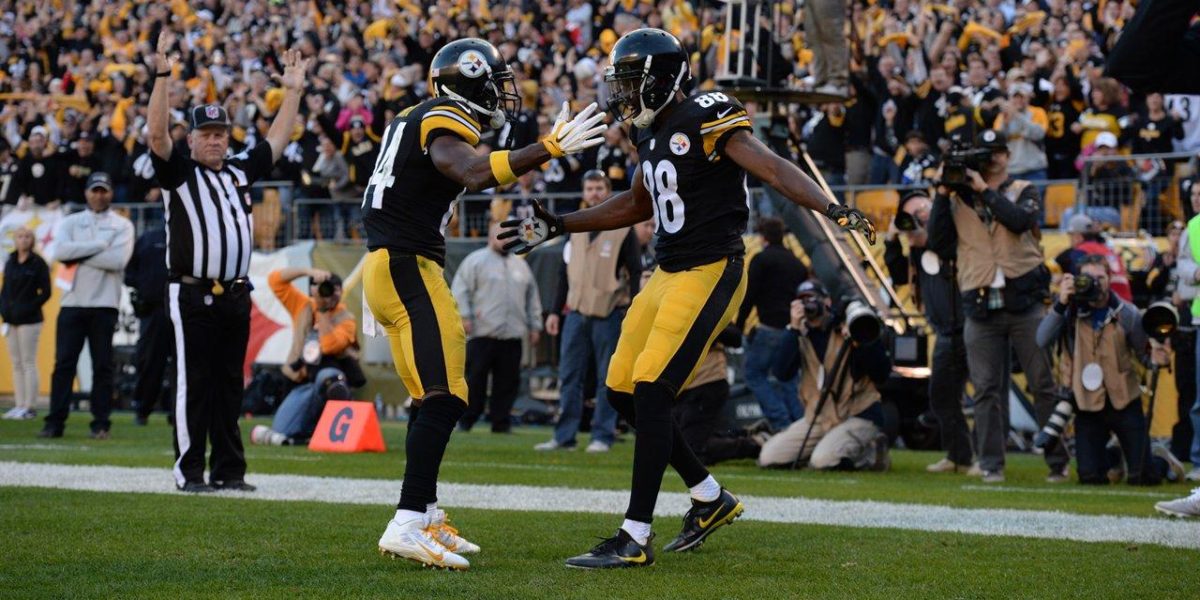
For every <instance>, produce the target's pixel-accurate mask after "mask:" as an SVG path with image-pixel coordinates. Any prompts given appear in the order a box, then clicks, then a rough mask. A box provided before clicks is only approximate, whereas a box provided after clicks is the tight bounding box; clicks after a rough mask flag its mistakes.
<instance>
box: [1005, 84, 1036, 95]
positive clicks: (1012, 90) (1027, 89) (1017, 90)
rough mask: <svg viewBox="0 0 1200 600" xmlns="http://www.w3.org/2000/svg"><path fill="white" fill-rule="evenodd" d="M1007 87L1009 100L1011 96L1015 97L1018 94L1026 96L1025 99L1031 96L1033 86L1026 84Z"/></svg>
mask: <svg viewBox="0 0 1200 600" xmlns="http://www.w3.org/2000/svg"><path fill="white" fill-rule="evenodd" d="M1008 87H1009V89H1008V96H1009V97H1010V98H1011V97H1013V96H1016V95H1017V94H1020V95H1022V96H1026V97H1028V96H1032V95H1033V86H1032V85H1029V84H1028V83H1014V84H1011V85H1009V86H1008Z"/></svg>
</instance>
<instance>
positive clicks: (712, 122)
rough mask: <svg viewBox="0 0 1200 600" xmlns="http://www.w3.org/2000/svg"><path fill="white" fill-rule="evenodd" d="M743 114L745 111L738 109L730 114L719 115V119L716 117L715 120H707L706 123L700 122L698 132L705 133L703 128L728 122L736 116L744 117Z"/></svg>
mask: <svg viewBox="0 0 1200 600" xmlns="http://www.w3.org/2000/svg"><path fill="white" fill-rule="evenodd" d="M744 116H746V111H744V110H739V111H737V112H735V113H733V114H731V115H725V116H724V117H721V118H720V119H717V120H715V121H709V122H708V123H701V124H700V133H707V132H706V131H704V130H705V129H708V128H710V127H716V126H717V125H720V124H722V123H728V122H729V121H732V120H734V119H736V118H738V117H744Z"/></svg>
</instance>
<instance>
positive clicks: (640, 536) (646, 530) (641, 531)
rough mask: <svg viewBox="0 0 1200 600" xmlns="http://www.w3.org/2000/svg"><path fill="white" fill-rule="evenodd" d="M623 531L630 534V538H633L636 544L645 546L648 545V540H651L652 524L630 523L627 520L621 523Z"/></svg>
mask: <svg viewBox="0 0 1200 600" xmlns="http://www.w3.org/2000/svg"><path fill="white" fill-rule="evenodd" d="M621 529H624V530H625V533H628V534H629V537H631V538H633V540H634V541H635V542H637V543H639V544H641V545H643V546H645V545H646V540H647V539H649V538H650V524H649V523H642V522H641V521H630V520H629V519H625V522H624V523H621Z"/></svg>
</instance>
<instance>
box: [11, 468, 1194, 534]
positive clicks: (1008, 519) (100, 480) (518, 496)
mask: <svg viewBox="0 0 1200 600" xmlns="http://www.w3.org/2000/svg"><path fill="white" fill-rule="evenodd" d="M252 481H253V483H254V484H256V485H258V491H257V492H255V493H252V494H241V493H237V492H222V493H220V494H217V495H218V496H221V497H232V498H246V499H254V500H284V501H310V502H329V503H345V504H367V505H379V506H381V507H385V506H391V505H393V503H394V502H395V501H396V498H397V497H398V496H399V493H400V483H399V482H398V481H387V480H379V479H349V478H341V477H309V476H299V475H266V474H256V475H254V476H253V478H252ZM0 486H22V487H41V488H56V489H70V490H87V491H96V492H121V493H130V492H132V493H151V494H154V493H159V494H167V493H175V492H174V482H173V480H172V477H171V472H170V471H169V470H167V469H149V468H133V467H105V466H76V465H60V464H45V463H22V462H7V461H4V462H0ZM628 497H629V494H628V492H625V491H611V490H590V489H573V488H563V487H537V486H528V485H477V484H468V483H443V484H441V485H440V486H439V488H438V499H439V501H440V503H441V504H443V505H445V506H449V507H462V508H479V509H490V510H529V511H549V512H578V513H603V514H613V515H617V514H621V513H622V512H624V510H625V503H626V501H627V499H628ZM743 500H744V501H745V503H746V517H745V518H746V519H749V520H755V521H770V522H775V523H806V524H815V525H834V526H841V527H878V528H886V529H906V530H916V531H939V532H956V533H969V534H978V535H997V536H1016V537H1029V538H1042V539H1054V540H1075V541H1082V542H1119V543H1126V544H1129V543H1133V544H1156V545H1161V546H1170V547H1175V548H1190V549H1200V523H1198V522H1187V521H1175V520H1167V519H1157V518H1139V517H1117V516H1104V515H1078V514H1070V513H1064V512H1054V511H1039V510H1016V509H997V508H983V509H979V508H950V507H945V506H931V505H925V504H901V503H892V502H864V501H835V500H811V499H806V498H773V497H752V496H745V497H743ZM688 506H689V503H688V497H687V495H685V494H676V493H671V494H663V495H662V496H661V497H660V498H659V509H658V513H659V514H660V515H681V514H683V512H684V511H685V510H687V508H688ZM381 514H382V513H381ZM614 522H615V521H614ZM672 526H674V525H672Z"/></svg>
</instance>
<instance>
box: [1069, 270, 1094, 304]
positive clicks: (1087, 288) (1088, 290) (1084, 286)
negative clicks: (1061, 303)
mask: <svg viewBox="0 0 1200 600" xmlns="http://www.w3.org/2000/svg"><path fill="white" fill-rule="evenodd" d="M1099 298H1100V286H1099V285H1097V284H1096V279H1095V278H1093V277H1092V276H1090V275H1076V276H1075V293H1074V294H1071V301H1072V302H1074V303H1075V306H1089V305H1091V304H1092V303H1093V302H1095V301H1096V300H1098V299H1099Z"/></svg>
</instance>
